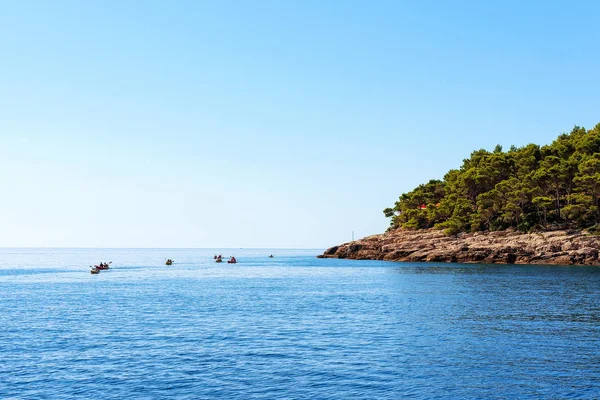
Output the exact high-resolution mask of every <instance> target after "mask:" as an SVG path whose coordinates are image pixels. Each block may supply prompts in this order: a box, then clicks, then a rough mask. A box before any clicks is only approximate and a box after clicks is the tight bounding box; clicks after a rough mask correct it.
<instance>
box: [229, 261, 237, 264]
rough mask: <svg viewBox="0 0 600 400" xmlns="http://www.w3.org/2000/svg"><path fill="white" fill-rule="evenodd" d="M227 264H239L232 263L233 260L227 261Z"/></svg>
mask: <svg viewBox="0 0 600 400" xmlns="http://www.w3.org/2000/svg"><path fill="white" fill-rule="evenodd" d="M227 264H237V261H231V260H229V261H227Z"/></svg>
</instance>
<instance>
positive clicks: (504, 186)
mask: <svg viewBox="0 0 600 400" xmlns="http://www.w3.org/2000/svg"><path fill="white" fill-rule="evenodd" d="M599 197H600V124H598V125H596V126H595V127H594V128H593V129H591V130H586V129H585V128H581V127H579V126H576V127H574V128H573V130H572V131H571V132H570V133H565V134H562V135H560V136H559V137H558V138H557V139H556V140H555V141H554V142H552V144H550V145H546V146H541V147H540V146H538V145H536V144H529V145H527V146H524V147H515V146H511V148H510V149H509V150H508V151H503V149H502V146H500V145H497V146H496V148H495V149H494V150H493V151H491V152H490V151H486V150H483V149H482V150H477V151H474V152H473V153H471V156H470V157H469V158H468V159H465V160H463V163H462V166H461V167H460V168H459V169H453V170H450V171H448V173H446V175H445V176H444V179H443V180H431V181H429V182H427V183H425V184H422V185H419V186H418V187H417V188H415V189H414V190H412V191H410V192H408V193H404V194H402V195H401V196H400V198H399V199H398V201H397V202H396V204H395V205H394V207H393V208H386V209H385V210H384V211H383V212H384V214H385V215H386V217H389V218H391V227H392V228H396V227H403V228H407V229H423V228H431V227H435V228H438V229H444V230H445V232H446V234H448V235H452V234H457V233H460V232H474V231H485V230H503V229H507V228H509V227H514V228H516V229H518V230H521V231H524V232H528V231H536V230H545V229H549V228H552V227H561V228H566V227H569V228H589V229H590V231H600V209H599V204H598V203H599Z"/></svg>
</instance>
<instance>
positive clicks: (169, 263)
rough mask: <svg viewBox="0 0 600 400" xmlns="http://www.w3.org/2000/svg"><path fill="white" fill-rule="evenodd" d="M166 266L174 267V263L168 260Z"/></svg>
mask: <svg viewBox="0 0 600 400" xmlns="http://www.w3.org/2000/svg"><path fill="white" fill-rule="evenodd" d="M165 264H166V265H173V261H171V260H167V262H166V263H165Z"/></svg>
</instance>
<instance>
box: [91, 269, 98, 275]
mask: <svg viewBox="0 0 600 400" xmlns="http://www.w3.org/2000/svg"><path fill="white" fill-rule="evenodd" d="M99 273H100V270H98V269H92V270H90V274H99Z"/></svg>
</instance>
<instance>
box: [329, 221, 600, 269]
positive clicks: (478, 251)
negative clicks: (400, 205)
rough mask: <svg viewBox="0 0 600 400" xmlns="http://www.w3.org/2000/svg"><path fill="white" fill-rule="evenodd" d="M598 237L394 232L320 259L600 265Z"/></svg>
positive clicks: (337, 249)
mask: <svg viewBox="0 0 600 400" xmlns="http://www.w3.org/2000/svg"><path fill="white" fill-rule="evenodd" d="M599 253H600V236H595V235H591V234H589V233H587V232H585V231H575V230H558V231H550V232H536V233H521V232H515V231H510V230H507V231H498V232H476V233H462V234H459V235H456V236H450V237H448V236H445V235H444V233H443V231H440V230H437V229H427V230H415V231H411V230H405V229H395V230H391V231H388V232H386V233H383V234H379V235H373V236H367V237H365V238H363V239H360V240H356V241H354V242H349V243H344V244H342V245H339V246H334V247H331V248H329V249H327V250H326V251H325V253H324V254H323V255H320V256H318V257H320V258H348V259H356V260H386V261H411V262H418V261H423V262H458V263H484V264H487V263H489V264H553V265H600V259H599V258H598V255H599Z"/></svg>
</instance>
